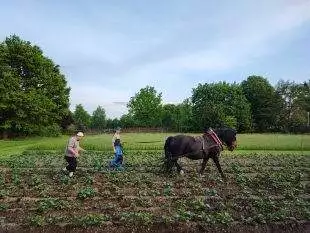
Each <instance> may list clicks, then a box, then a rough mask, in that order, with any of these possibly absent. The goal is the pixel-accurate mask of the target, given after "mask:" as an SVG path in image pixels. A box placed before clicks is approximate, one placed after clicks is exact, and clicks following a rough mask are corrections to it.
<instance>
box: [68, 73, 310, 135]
mask: <svg viewBox="0 0 310 233" xmlns="http://www.w3.org/2000/svg"><path fill="white" fill-rule="evenodd" d="M309 85H310V80H309V81H308V82H304V83H295V82H291V81H283V80H280V81H279V82H278V83H277V85H276V86H275V87H273V86H272V85H271V84H270V83H269V82H268V80H267V79H266V78H264V77H261V76H249V77H248V78H247V79H246V80H244V81H243V82H241V83H240V84H237V83H233V84H229V83H226V82H218V83H205V84H199V85H198V86H197V87H195V88H193V90H192V96H191V97H189V98H187V99H185V100H184V101H183V102H182V103H179V104H164V103H163V101H162V93H158V92H157V91H156V90H155V88H154V87H150V86H146V87H145V88H142V89H141V90H140V91H139V92H137V93H136V94H135V96H133V97H131V99H130V101H129V103H128V104H127V107H128V114H124V115H123V116H121V117H120V119H113V120H112V119H106V118H105V114H101V116H102V121H101V129H104V128H115V127H116V126H121V127H123V128H132V127H148V128H153V127H159V128H163V129H165V130H167V131H175V132H197V131H198V132H201V130H202V129H203V127H208V126H211V127H232V128H235V129H237V130H238V132H286V133H287V132H300V133H303V132H310V131H309V129H310V127H309V111H310V99H309V98H310V88H309ZM80 109H83V106H82V105H78V106H77V107H76V110H75V111H74V113H73V118H74V119H75V122H79V125H80V126H84V128H90V129H96V128H97V129H98V128H99V127H98V124H97V123H96V122H98V119H99V118H100V117H98V115H99V114H98V113H99V112H103V113H104V109H103V108H102V107H100V106H99V107H98V108H97V110H96V111H95V112H94V113H93V115H92V116H90V115H88V116H87V117H84V118H85V119H86V118H87V119H89V120H87V121H84V122H83V120H82V119H83V117H79V116H78V115H79V112H80ZM83 111H84V114H85V115H87V112H86V111H85V110H83ZM91 119H93V120H91ZM104 119H105V120H104ZM86 122H88V123H87V124H86ZM91 122H92V123H91ZM96 125H97V126H96ZM85 126H86V127H85Z"/></svg>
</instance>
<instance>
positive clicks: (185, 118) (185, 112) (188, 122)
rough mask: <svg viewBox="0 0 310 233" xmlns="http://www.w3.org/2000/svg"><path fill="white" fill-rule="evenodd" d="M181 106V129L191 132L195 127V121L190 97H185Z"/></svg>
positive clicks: (181, 130)
mask: <svg viewBox="0 0 310 233" xmlns="http://www.w3.org/2000/svg"><path fill="white" fill-rule="evenodd" d="M178 107H179V112H180V113H179V116H178V117H179V131H180V132H190V131H193V130H194V129H195V124H194V121H193V104H192V102H191V101H190V99H189V98H187V99H185V100H184V101H183V102H182V103H181V104H179V105H178Z"/></svg>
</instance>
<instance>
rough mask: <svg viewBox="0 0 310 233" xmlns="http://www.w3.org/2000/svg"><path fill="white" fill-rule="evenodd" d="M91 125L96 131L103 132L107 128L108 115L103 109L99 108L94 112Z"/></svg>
mask: <svg viewBox="0 0 310 233" xmlns="http://www.w3.org/2000/svg"><path fill="white" fill-rule="evenodd" d="M90 125H91V128H92V129H96V130H103V129H104V128H105V127H106V126H107V119H106V114H105V110H104V108H103V107H101V106H98V107H97V109H96V110H95V111H94V112H93V115H92V117H91V123H90Z"/></svg>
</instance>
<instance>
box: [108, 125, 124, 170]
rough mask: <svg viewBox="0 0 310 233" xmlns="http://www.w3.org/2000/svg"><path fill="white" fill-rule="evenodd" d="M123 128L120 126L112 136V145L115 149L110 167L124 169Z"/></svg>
mask: <svg viewBox="0 0 310 233" xmlns="http://www.w3.org/2000/svg"><path fill="white" fill-rule="evenodd" d="M120 133H121V129H120V128H119V127H118V128H117V129H116V131H115V134H114V135H113V138H112V147H113V150H114V159H113V160H112V161H110V164H109V166H110V168H116V169H122V165H123V147H122V144H121V135H120Z"/></svg>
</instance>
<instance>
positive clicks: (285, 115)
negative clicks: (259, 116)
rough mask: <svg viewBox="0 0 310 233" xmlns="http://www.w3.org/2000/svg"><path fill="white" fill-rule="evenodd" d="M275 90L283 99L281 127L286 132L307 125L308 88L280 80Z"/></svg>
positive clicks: (309, 101) (305, 85)
mask: <svg viewBox="0 0 310 233" xmlns="http://www.w3.org/2000/svg"><path fill="white" fill-rule="evenodd" d="M276 90H277V92H278V93H279V95H280V96H281V97H282V99H283V108H282V112H281V126H282V127H283V128H284V129H285V130H286V131H291V130H292V129H293V128H295V127H298V126H302V125H306V124H307V112H308V111H309V110H310V108H309V107H310V106H309V105H310V100H309V96H310V95H309V88H308V85H307V83H304V84H297V83H295V82H291V81H284V80H280V81H279V82H278V83H277V86H276Z"/></svg>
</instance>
